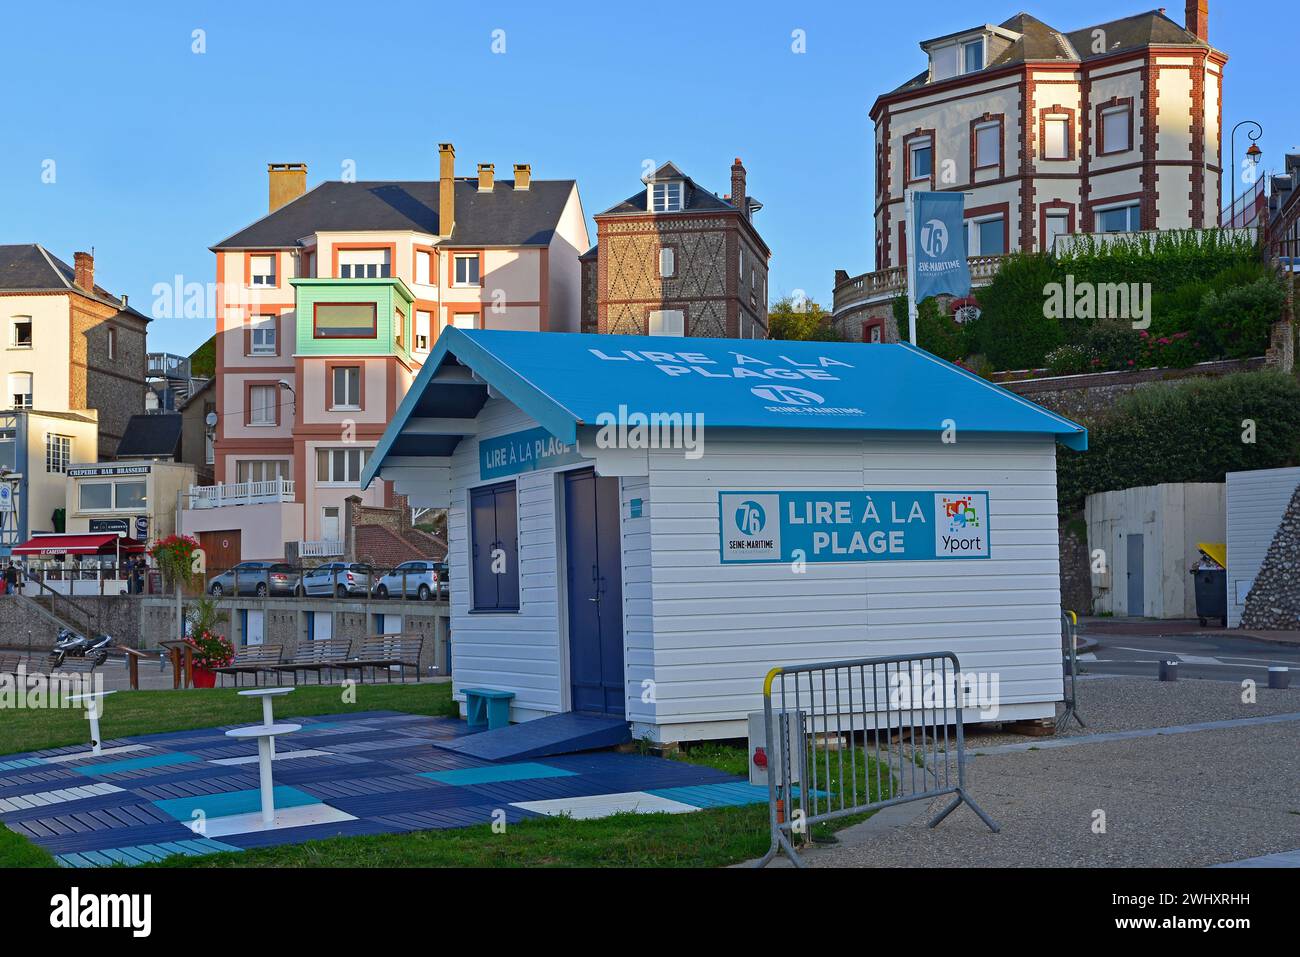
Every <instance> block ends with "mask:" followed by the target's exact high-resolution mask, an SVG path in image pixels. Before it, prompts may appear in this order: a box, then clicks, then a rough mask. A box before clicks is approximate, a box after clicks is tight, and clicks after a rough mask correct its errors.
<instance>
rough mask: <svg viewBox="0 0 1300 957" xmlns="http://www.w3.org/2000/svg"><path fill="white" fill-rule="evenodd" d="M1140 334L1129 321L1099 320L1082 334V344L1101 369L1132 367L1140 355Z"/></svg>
mask: <svg viewBox="0 0 1300 957" xmlns="http://www.w3.org/2000/svg"><path fill="white" fill-rule="evenodd" d="M1142 339H1143V337H1142V335H1141V334H1140V333H1139V332H1138V330H1136V329H1134V328H1133V324H1132V323H1130V322H1123V321H1120V320H1107V321H1105V322H1099V323H1097V325H1095V326H1093V327H1092V328H1090V329H1089V330H1088V331H1087V332H1085V333H1084V334H1083V346H1084V348H1085V349H1086V350H1087V351H1088V352H1090V353H1091V354H1092V356H1093V358H1094V359H1095V360H1096V362H1095V365H1096V366H1098V367H1100V368H1101V369H1103V370H1105V369H1132V368H1135V367H1137V365H1138V363H1139V360H1140V358H1141V356H1142Z"/></svg>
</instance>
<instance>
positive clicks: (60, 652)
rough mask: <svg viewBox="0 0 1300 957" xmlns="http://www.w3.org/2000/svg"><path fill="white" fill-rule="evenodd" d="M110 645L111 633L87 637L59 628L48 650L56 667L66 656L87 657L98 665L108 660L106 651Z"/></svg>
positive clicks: (111, 640)
mask: <svg viewBox="0 0 1300 957" xmlns="http://www.w3.org/2000/svg"><path fill="white" fill-rule="evenodd" d="M112 647H113V636H112V635H95V636H94V637H91V638H87V637H85V636H83V635H79V634H77V633H76V632H75V631H72V630H71V629H69V628H60V629H59V632H58V635H57V636H56V637H55V639H54V648H53V650H52V651H51V652H50V661H51V663H52V664H53V665H54V667H56V668H57V667H59V666H60V665H61V664H63V662H64V661H66V660H67V659H68V658H89V659H91V660H92V661H93V662H94V663H95V667H99V666H100V665H102V664H103V663H104V662H105V661H107V660H108V651H109V649H110V648H112Z"/></svg>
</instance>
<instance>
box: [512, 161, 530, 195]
mask: <svg viewBox="0 0 1300 957" xmlns="http://www.w3.org/2000/svg"><path fill="white" fill-rule="evenodd" d="M532 182H533V168H532V167H531V166H529V165H528V164H527V163H516V164H515V189H527V188H528V187H529V186H531V185H532Z"/></svg>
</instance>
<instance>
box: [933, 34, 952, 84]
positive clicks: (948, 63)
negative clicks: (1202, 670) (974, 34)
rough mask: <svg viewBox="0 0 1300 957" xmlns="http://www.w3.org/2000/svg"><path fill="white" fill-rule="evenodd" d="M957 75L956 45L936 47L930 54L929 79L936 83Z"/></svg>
mask: <svg viewBox="0 0 1300 957" xmlns="http://www.w3.org/2000/svg"><path fill="white" fill-rule="evenodd" d="M956 75H957V45H956V44H955V43H950V44H948V45H947V46H942V47H936V48H935V49H934V50H932V51H931V52H930V78H931V79H932V80H934V81H936V82H938V81H939V80H949V79H952V78H953V77H954V76H956Z"/></svg>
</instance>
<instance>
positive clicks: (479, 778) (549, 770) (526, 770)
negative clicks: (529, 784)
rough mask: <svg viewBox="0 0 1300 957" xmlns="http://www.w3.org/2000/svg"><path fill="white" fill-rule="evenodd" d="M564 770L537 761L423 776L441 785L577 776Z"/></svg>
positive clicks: (432, 773) (430, 773) (434, 772)
mask: <svg viewBox="0 0 1300 957" xmlns="http://www.w3.org/2000/svg"><path fill="white" fill-rule="evenodd" d="M576 773H577V772H575V771H566V770H565V769H564V768H553V767H550V766H549V765H545V764H539V763H537V762H536V761H521V762H519V763H518V764H489V765H485V766H484V767H481V768H461V769H460V770H457V771H432V772H428V773H425V774H421V775H420V777H422V778H429V779H431V780H433V781H437V782H438V783H440V784H458V785H469V784H494V783H496V782H499V781H527V780H529V779H531V778H564V777H570V776H571V775H574V774H576Z"/></svg>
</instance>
